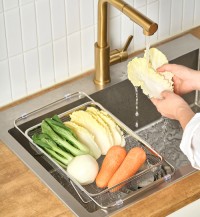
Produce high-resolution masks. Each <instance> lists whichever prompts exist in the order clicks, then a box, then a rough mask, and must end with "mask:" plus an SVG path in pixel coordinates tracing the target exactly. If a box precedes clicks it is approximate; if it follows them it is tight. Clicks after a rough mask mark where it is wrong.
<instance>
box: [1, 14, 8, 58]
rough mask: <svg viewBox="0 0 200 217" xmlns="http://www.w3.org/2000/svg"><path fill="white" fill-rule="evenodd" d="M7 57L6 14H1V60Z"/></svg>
mask: <svg viewBox="0 0 200 217" xmlns="http://www.w3.org/2000/svg"><path fill="white" fill-rule="evenodd" d="M6 57H7V47H6V35H5V25H4V15H3V14H0V60H3V59H5V58H6Z"/></svg>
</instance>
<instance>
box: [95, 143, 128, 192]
mask: <svg viewBox="0 0 200 217" xmlns="http://www.w3.org/2000/svg"><path fill="white" fill-rule="evenodd" d="M125 157H126V150H125V148H123V147H121V146H112V147H111V148H110V149H109V150H108V152H107V154H106V156H105V158H104V160H103V163H102V166H101V169H100V171H99V173H98V175H97V177H96V185H97V186H98V187H99V188H105V187H107V185H108V182H109V180H110V179H111V177H112V176H113V174H114V173H115V172H116V170H117V169H118V168H119V166H120V165H121V163H122V162H123V160H124V158H125Z"/></svg>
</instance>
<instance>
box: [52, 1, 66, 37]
mask: <svg viewBox="0 0 200 217" xmlns="http://www.w3.org/2000/svg"><path fill="white" fill-rule="evenodd" d="M50 3H51V21H52V34H53V39H54V40H55V39H59V38H62V37H65V36H66V21H65V0H50Z"/></svg>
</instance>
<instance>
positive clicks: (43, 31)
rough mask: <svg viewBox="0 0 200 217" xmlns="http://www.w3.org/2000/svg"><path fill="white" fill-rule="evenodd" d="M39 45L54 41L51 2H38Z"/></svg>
mask: <svg viewBox="0 0 200 217" xmlns="http://www.w3.org/2000/svg"><path fill="white" fill-rule="evenodd" d="M36 18H37V33H38V43H39V45H43V44H46V43H49V42H50V41H51V40H52V30H51V17H50V5H49V0H42V1H41V0H40V1H36Z"/></svg>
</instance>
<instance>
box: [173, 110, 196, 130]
mask: <svg viewBox="0 0 200 217" xmlns="http://www.w3.org/2000/svg"><path fill="white" fill-rule="evenodd" d="M194 115H195V113H194V112H193V111H192V109H191V108H190V107H189V106H188V107H180V108H179V109H178V111H177V120H178V121H179V122H180V124H181V126H182V128H183V129H185V127H186V125H187V124H188V122H189V121H190V120H191V119H192V118H193V117H194Z"/></svg>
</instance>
